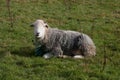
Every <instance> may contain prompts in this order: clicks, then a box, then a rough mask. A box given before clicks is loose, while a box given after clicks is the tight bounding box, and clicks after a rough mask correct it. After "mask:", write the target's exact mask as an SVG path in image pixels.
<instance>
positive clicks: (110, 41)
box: [0, 0, 120, 80]
mask: <svg viewBox="0 0 120 80" xmlns="http://www.w3.org/2000/svg"><path fill="white" fill-rule="evenodd" d="M8 1H9V0H8ZM8 8H9V9H10V13H9V9H8ZM36 19H43V20H45V21H46V22H47V23H48V24H49V25H50V26H51V27H53V28H55V27H56V28H59V29H64V30H74V31H79V32H83V33H85V34H88V35H89V36H90V37H91V38H92V39H93V41H94V43H95V45H96V47H97V52H96V53H97V55H96V56H95V57H92V58H86V59H82V60H81V59H78V60H75V59H71V58H67V59H60V58H51V59H48V60H45V59H44V58H42V57H39V56H35V55H34V45H33V42H32V40H33V39H34V36H33V28H31V27H30V24H31V23H32V22H33V21H35V20H36ZM11 23H12V24H11ZM119 75H120V0H10V6H9V5H8V4H7V0H0V80H120V76H119Z"/></svg>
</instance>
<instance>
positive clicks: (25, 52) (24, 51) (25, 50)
mask: <svg viewBox="0 0 120 80" xmlns="http://www.w3.org/2000/svg"><path fill="white" fill-rule="evenodd" d="M10 52H11V54H15V55H19V56H25V57H31V56H35V50H34V48H32V47H20V48H19V49H16V50H13V51H10Z"/></svg>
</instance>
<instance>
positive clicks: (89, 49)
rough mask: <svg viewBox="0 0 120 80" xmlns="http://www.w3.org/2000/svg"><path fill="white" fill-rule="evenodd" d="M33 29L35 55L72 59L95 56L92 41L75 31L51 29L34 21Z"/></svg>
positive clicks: (42, 23) (45, 24)
mask: <svg viewBox="0 0 120 80" xmlns="http://www.w3.org/2000/svg"><path fill="white" fill-rule="evenodd" d="M31 26H32V27H34V36H35V40H34V42H35V46H36V54H37V55H40V56H43V57H44V58H46V59H47V58H51V57H52V56H55V57H62V58H65V57H68V56H69V57H73V58H85V57H89V56H95V55H96V46H95V45H94V43H93V41H92V39H91V38H90V37H89V36H88V35H86V34H84V33H80V32H77V31H71V30H60V29H58V28H51V27H50V26H49V25H48V24H47V23H46V22H44V21H43V20H40V19H38V20H36V21H35V22H34V23H32V25H31Z"/></svg>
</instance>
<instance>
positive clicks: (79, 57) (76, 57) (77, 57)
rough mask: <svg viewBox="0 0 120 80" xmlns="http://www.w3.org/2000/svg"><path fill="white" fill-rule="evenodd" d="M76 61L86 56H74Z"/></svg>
mask: <svg viewBox="0 0 120 80" xmlns="http://www.w3.org/2000/svg"><path fill="white" fill-rule="evenodd" d="M73 58H74V59H84V56H82V55H75V56H73Z"/></svg>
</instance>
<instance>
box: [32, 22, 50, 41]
mask: <svg viewBox="0 0 120 80" xmlns="http://www.w3.org/2000/svg"><path fill="white" fill-rule="evenodd" d="M31 27H34V35H35V37H36V38H38V39H44V37H45V33H46V29H47V28H48V25H47V23H45V22H44V21H43V20H36V21H35V22H34V23H33V24H31Z"/></svg>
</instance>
